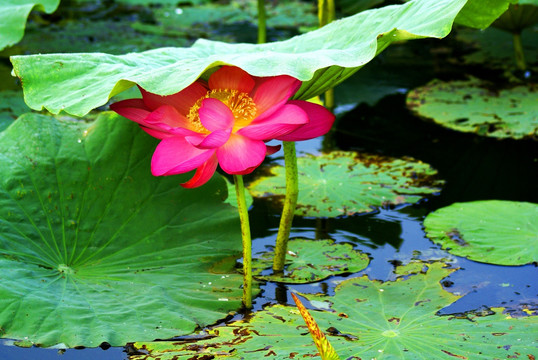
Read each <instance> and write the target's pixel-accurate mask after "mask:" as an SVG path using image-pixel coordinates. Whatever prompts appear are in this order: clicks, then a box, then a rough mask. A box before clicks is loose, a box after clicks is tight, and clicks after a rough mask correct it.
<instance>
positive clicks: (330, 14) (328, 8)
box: [318, 0, 336, 27]
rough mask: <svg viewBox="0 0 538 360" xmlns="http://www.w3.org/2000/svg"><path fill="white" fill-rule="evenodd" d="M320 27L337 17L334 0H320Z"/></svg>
mask: <svg viewBox="0 0 538 360" xmlns="http://www.w3.org/2000/svg"><path fill="white" fill-rule="evenodd" d="M318 18H319V27H322V26H325V25H327V24H328V23H330V22H331V21H333V20H334V19H335V18H336V11H335V7H334V0H318Z"/></svg>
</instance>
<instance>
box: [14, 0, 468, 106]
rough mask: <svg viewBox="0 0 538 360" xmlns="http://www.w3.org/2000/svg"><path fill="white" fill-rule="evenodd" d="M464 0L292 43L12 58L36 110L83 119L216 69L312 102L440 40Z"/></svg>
mask: <svg viewBox="0 0 538 360" xmlns="http://www.w3.org/2000/svg"><path fill="white" fill-rule="evenodd" d="M466 2H467V0H438V1H434V2H432V1H430V0H413V1H409V2H407V3H405V4H400V5H393V6H386V7H383V8H379V9H372V10H368V11H364V12H361V13H359V14H357V15H354V16H351V17H348V18H345V19H342V20H339V21H335V22H333V23H331V24H329V25H327V26H324V27H323V28H321V29H319V30H316V31H312V32H309V33H307V34H304V35H300V36H296V37H294V38H292V39H289V40H286V41H280V42H273V43H268V44H260V45H254V44H226V43H221V42H215V41H208V40H203V39H202V40H198V41H197V42H196V43H195V44H194V45H193V46H192V47H190V48H161V49H155V50H150V51H146V52H142V53H130V54H126V55H120V56H113V55H108V54H101V53H90V54H49V55H31V56H14V57H12V58H11V61H12V63H13V66H14V72H15V74H16V76H18V77H19V78H20V79H21V80H22V83H23V87H24V91H25V99H26V102H27V103H28V105H29V106H30V107H31V108H33V109H42V108H43V107H45V108H46V109H48V110H49V111H51V112H52V113H58V112H59V111H61V110H64V111H66V112H68V113H70V114H73V115H84V114H86V113H87V112H88V111H90V110H91V109H93V108H96V107H98V106H100V105H103V104H105V103H106V102H107V101H108V99H109V98H110V97H111V96H114V95H116V94H118V93H120V92H122V91H124V90H126V89H127V88H130V87H131V86H133V85H134V84H138V85H140V86H142V87H143V88H145V89H146V90H147V91H149V92H152V93H155V94H159V95H169V94H173V93H177V92H178V91H180V90H182V89H184V88H185V87H187V86H188V85H189V84H191V83H192V82H194V81H195V80H196V79H197V78H199V77H200V76H201V75H203V74H204V72H206V71H207V70H208V69H211V68H213V67H216V66H219V65H223V64H229V65H235V66H238V67H240V68H242V69H244V70H245V71H247V72H248V73H250V74H252V75H256V76H276V75H283V74H286V75H291V76H293V77H295V78H297V79H299V80H301V81H304V82H305V83H304V84H303V86H302V88H301V89H300V90H299V92H298V93H297V94H296V97H297V98H300V99H309V98H311V97H314V96H315V95H318V94H320V93H322V92H324V91H325V90H327V89H328V88H331V87H333V86H335V85H337V84H338V83H340V82H342V81H343V80H345V79H346V78H347V77H349V76H350V75H351V74H353V73H354V72H355V71H357V70H358V69H359V68H360V67H362V66H363V65H364V64H366V63H368V62H369V61H370V60H372V58H374V57H375V56H376V54H378V53H380V52H381V51H383V50H384V49H385V48H386V47H387V46H389V45H390V44H391V43H392V42H394V41H401V40H406V39H417V38H424V37H435V38H442V37H444V36H446V35H447V34H448V33H449V32H450V30H451V27H452V24H453V22H454V18H455V17H456V16H457V15H458V13H459V11H460V10H461V8H462V7H463V6H464V5H465V3H466Z"/></svg>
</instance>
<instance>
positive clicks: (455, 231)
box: [446, 229, 469, 246]
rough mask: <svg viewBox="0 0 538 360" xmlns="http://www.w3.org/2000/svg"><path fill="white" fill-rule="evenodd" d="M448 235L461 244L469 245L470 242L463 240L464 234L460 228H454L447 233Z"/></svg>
mask: <svg viewBox="0 0 538 360" xmlns="http://www.w3.org/2000/svg"><path fill="white" fill-rule="evenodd" d="M446 236H448V237H449V238H450V240H452V241H454V242H455V243H456V244H458V245H460V246H469V244H468V243H467V242H466V241H465V240H463V236H461V234H460V232H459V231H458V229H452V230H451V231H449V232H447V233H446Z"/></svg>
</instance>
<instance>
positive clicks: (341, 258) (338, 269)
mask: <svg viewBox="0 0 538 360" xmlns="http://www.w3.org/2000/svg"><path fill="white" fill-rule="evenodd" d="M288 251H289V252H291V253H288V255H287V263H286V267H285V268H284V275H283V276H282V275H273V270H272V266H273V258H274V253H273V252H272V251H270V252H265V253H263V254H262V255H261V257H260V258H257V259H254V260H253V263H252V273H253V275H254V276H256V278H258V279H263V280H270V281H277V282H285V283H309V282H314V281H320V280H323V279H325V278H328V277H329V276H333V275H339V274H345V273H354V272H359V271H361V270H364V269H365V268H366V267H367V266H368V263H369V262H370V261H369V259H368V255H366V254H364V253H362V252H360V251H359V250H355V249H353V245H351V244H347V243H334V241H333V240H309V239H293V240H290V241H289V242H288Z"/></svg>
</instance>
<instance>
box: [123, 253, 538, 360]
mask: <svg viewBox="0 0 538 360" xmlns="http://www.w3.org/2000/svg"><path fill="white" fill-rule="evenodd" d="M424 266H425V267H427V272H424V273H417V274H413V275H410V276H409V277H408V278H407V279H404V278H400V279H398V280H397V281H387V282H381V281H375V280H373V281H372V280H370V279H368V277H367V276H363V277H360V278H353V279H349V280H345V281H344V282H342V283H340V284H339V285H338V286H337V288H336V290H335V295H334V296H324V295H303V297H305V298H306V299H307V300H308V301H310V302H311V303H310V304H311V305H314V304H320V303H323V304H325V305H323V307H324V308H325V309H327V308H328V309H329V310H328V311H315V310H311V311H310V313H311V315H312V316H313V317H314V319H315V320H316V322H317V323H318V325H319V327H320V329H321V330H322V331H324V332H325V333H326V335H327V338H328V340H329V341H330V342H331V344H332V345H333V347H334V348H335V350H336V352H337V353H338V355H339V356H340V358H341V359H378V360H396V359H403V360H411V359H413V360H415V359H441V360H453V359H508V358H510V359H521V360H523V359H524V360H528V359H532V357H533V356H534V354H536V336H535V333H536V331H535V330H536V327H537V326H538V317H537V316H536V314H534V315H533V316H528V317H523V318H511V317H510V316H508V315H506V314H503V313H502V311H503V309H502V308H494V309H493V311H494V312H495V313H494V314H493V315H490V316H484V317H481V316H477V315H476V314H469V315H467V316H459V317H456V316H439V315H437V312H438V310H440V309H442V308H444V307H446V306H447V305H449V304H451V303H452V302H454V301H455V300H457V299H458V298H459V297H458V296H456V295H453V294H451V293H449V292H446V291H445V290H443V288H442V287H441V284H440V283H439V281H440V280H442V279H443V278H444V277H446V276H448V275H449V274H450V273H452V272H453V271H454V269H448V268H445V267H443V264H441V263H432V264H426V263H425V264H424ZM402 272H406V271H405V270H402ZM303 303H306V301H303ZM316 306H317V305H316ZM208 335H209V336H215V337H214V338H211V339H206V340H201V341H197V342H194V343H193V342H192V341H188V342H178V341H174V342H155V343H136V344H135V347H137V348H144V349H145V350H147V351H148V352H149V355H139V356H137V355H135V356H132V357H131V360H142V359H144V360H150V359H160V360H172V359H174V360H186V359H203V358H204V356H205V357H206V358H231V359H249V358H252V356H253V354H255V357H256V358H260V359H262V358H265V357H267V358H274V359H303V358H310V357H316V354H317V350H316V347H315V346H314V343H313V341H312V338H311V337H310V334H309V333H308V330H307V329H306V326H305V325H304V322H303V320H302V318H301V317H300V315H299V312H298V310H297V309H296V308H295V307H290V306H282V305H275V306H271V307H268V308H265V309H264V310H263V311H260V312H258V313H256V314H255V315H254V316H253V317H252V318H251V319H250V320H249V321H237V322H234V323H231V324H229V325H228V326H226V327H219V328H215V329H213V330H211V331H209V333H208Z"/></svg>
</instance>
